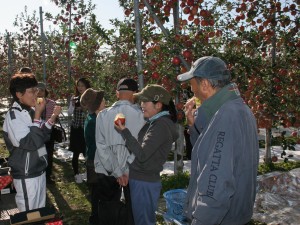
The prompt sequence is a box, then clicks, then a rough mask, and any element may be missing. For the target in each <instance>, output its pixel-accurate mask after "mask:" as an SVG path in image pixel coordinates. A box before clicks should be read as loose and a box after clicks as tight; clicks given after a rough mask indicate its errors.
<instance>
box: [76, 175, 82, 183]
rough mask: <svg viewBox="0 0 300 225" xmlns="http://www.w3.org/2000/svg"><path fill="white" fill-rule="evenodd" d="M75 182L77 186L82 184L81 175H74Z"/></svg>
mask: <svg viewBox="0 0 300 225" xmlns="http://www.w3.org/2000/svg"><path fill="white" fill-rule="evenodd" d="M75 182H76V183H77V184H81V183H82V176H81V174H76V175H75Z"/></svg>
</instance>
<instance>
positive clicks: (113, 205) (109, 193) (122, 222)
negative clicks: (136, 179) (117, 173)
mask: <svg viewBox="0 0 300 225" xmlns="http://www.w3.org/2000/svg"><path fill="white" fill-rule="evenodd" d="M98 191H99V194H100V201H99V207H98V210H99V211H98V214H99V225H134V221H133V215H132V209H131V199H130V190H129V185H127V186H126V187H123V192H124V195H125V199H126V203H125V204H124V203H122V202H121V201H120V197H121V192H122V188H120V185H119V184H118V182H117V180H116V178H115V177H112V176H106V175H103V174H101V175H100V176H99V187H98Z"/></svg>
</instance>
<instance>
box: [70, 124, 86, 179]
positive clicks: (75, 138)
mask: <svg viewBox="0 0 300 225" xmlns="http://www.w3.org/2000/svg"><path fill="white" fill-rule="evenodd" d="M69 150H70V151H72V152H73V158H72V167H73V171H74V174H78V173H79V165H78V164H79V162H78V161H79V155H80V153H82V154H83V155H85V151H86V145H85V139H84V130H83V128H82V127H78V128H75V127H72V126H71V132H70V145H69Z"/></svg>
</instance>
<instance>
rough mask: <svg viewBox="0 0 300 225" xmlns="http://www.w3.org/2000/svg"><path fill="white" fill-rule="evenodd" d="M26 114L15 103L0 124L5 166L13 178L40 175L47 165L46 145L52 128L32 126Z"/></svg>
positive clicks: (36, 124) (45, 125) (26, 112)
mask: <svg viewBox="0 0 300 225" xmlns="http://www.w3.org/2000/svg"><path fill="white" fill-rule="evenodd" d="M29 111H30V110H29V109H26V108H22V107H21V106H20V105H19V104H18V103H17V102H15V103H14V104H13V107H12V109H10V110H9V111H8V112H7V114H6V117H5V121H4V124H3V136H4V141H5V144H6V147H7V149H8V151H9V153H10V155H9V159H8V164H9V166H10V167H11V173H12V176H13V178H16V179H21V178H32V177H37V176H40V175H41V174H42V173H44V171H45V169H46V167H47V165H48V162H47V152H46V148H45V142H46V141H48V140H49V139H50V135H51V125H50V124H48V123H45V124H42V123H40V124H39V123H33V122H32V118H31V116H30V113H29ZM40 122H42V121H40Z"/></svg>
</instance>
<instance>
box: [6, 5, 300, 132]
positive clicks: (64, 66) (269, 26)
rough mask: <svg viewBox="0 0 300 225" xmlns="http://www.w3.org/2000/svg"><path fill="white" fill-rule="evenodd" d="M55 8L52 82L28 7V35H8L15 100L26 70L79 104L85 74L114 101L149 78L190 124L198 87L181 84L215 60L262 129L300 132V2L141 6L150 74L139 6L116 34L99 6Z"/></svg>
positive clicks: (49, 54)
mask: <svg viewBox="0 0 300 225" xmlns="http://www.w3.org/2000/svg"><path fill="white" fill-rule="evenodd" d="M112 1H113V0H112ZM51 3H52V4H54V5H56V7H58V8H59V9H60V14H58V15H52V14H50V13H48V12H44V13H43V16H44V20H45V21H50V22H51V29H50V30H47V31H45V32H44V33H45V36H46V38H45V39H44V47H45V65H46V75H47V76H46V77H44V76H43V59H42V58H43V57H42V49H41V48H42V45H41V42H42V41H41V40H42V39H41V31H40V16H39V14H38V12H36V13H34V14H32V15H28V13H27V12H26V9H24V12H22V13H20V14H19V15H18V16H17V18H16V22H15V26H16V27H18V28H19V32H16V33H10V32H9V31H8V33H5V34H1V37H0V43H1V44H0V58H1V60H0V79H1V82H0V85H1V88H0V90H1V95H2V96H3V95H7V94H8V91H7V86H8V81H9V78H10V76H11V75H12V74H13V73H14V72H15V71H16V70H18V68H20V67H22V66H30V67H31V68H32V69H33V71H34V73H35V74H36V75H37V77H38V78H39V79H40V80H42V79H45V81H46V82H47V85H48V86H49V89H50V90H51V95H52V96H51V97H52V98H54V99H66V98H67V97H69V96H70V95H71V94H72V92H73V91H74V90H73V87H74V82H75V80H76V79H77V78H79V77H82V76H84V77H88V78H89V79H90V80H91V81H92V84H93V86H94V87H95V88H102V89H104V90H105V91H106V93H107V96H108V100H109V101H110V102H112V101H114V100H115V99H114V98H115V96H114V90H115V86H116V83H117V81H118V80H119V79H120V78H121V77H124V76H130V77H134V78H136V79H137V78H138V76H139V75H140V74H141V75H142V76H143V79H144V84H145V85H146V84H149V83H157V84H161V85H163V86H164V87H165V88H166V89H168V90H169V91H171V92H172V94H173V95H174V97H175V98H176V103H177V109H178V111H179V114H178V115H179V118H178V119H179V120H183V119H184V118H183V117H184V114H183V113H182V108H183V105H184V101H185V100H186V97H187V96H186V93H187V92H188V88H189V87H188V85H189V84H188V83H182V84H181V83H178V82H177V81H176V76H177V75H178V74H179V73H182V72H185V71H187V70H188V69H189V66H190V65H191V63H192V62H193V61H195V60H196V59H197V58H199V57H202V56H205V55H214V56H218V57H220V58H222V59H223V60H224V61H225V62H226V63H227V64H228V67H229V69H230V71H231V73H232V77H233V80H234V81H235V82H236V83H237V84H238V86H239V88H240V90H241V93H242V95H243V98H244V100H245V102H246V103H247V104H248V105H249V107H250V108H251V109H252V111H253V113H254V115H255V117H256V119H257V122H258V126H259V127H260V128H266V129H271V128H272V127H277V126H280V125H281V126H284V127H294V128H295V131H296V128H299V126H300V69H299V66H300V64H299V63H300V51H299V50H300V33H299V27H300V13H299V10H300V1H299V0H286V1H279V0H239V1H233V0H231V1H230V0H214V1H208V0H140V1H139V4H138V12H139V18H140V28H141V29H140V32H141V49H142V71H138V70H137V67H136V64H137V63H136V62H137V50H136V26H135V21H134V19H135V14H134V5H133V4H134V1H127V0H119V4H120V6H121V7H123V8H124V15H125V19H124V21H119V20H117V19H114V20H112V21H111V23H112V24H113V26H114V29H111V30H106V29H104V28H103V27H102V26H101V21H99V20H97V15H95V14H94V12H93V11H94V7H95V6H94V5H93V4H92V3H91V2H88V1H86V0H80V1H79V0H52V1H51ZM97 7H100V6H99V5H98V6H97ZM101 7H105V6H101ZM37 11H38V9H37ZM70 44H72V47H71V48H70ZM297 135H299V134H297V133H296V136H297Z"/></svg>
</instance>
